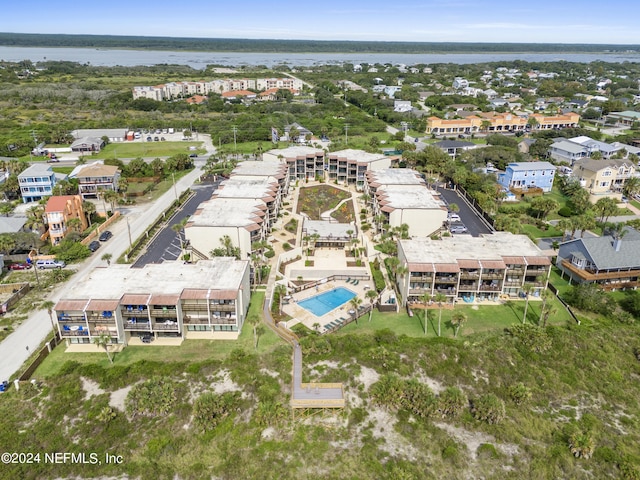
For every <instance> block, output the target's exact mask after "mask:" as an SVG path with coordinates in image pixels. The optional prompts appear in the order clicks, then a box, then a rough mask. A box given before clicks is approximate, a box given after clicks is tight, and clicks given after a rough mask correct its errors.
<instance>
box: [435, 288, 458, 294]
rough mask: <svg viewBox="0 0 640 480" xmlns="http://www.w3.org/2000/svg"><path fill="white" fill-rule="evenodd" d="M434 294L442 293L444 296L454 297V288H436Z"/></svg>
mask: <svg viewBox="0 0 640 480" xmlns="http://www.w3.org/2000/svg"><path fill="white" fill-rule="evenodd" d="M435 291H436V293H444V294H445V295H456V293H457V292H456V289H455V288H436V290H435Z"/></svg>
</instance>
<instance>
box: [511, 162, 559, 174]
mask: <svg viewBox="0 0 640 480" xmlns="http://www.w3.org/2000/svg"><path fill="white" fill-rule="evenodd" d="M507 168H510V169H511V170H513V171H514V172H524V171H531V170H555V169H556V168H557V167H556V166H555V165H554V164H553V163H549V162H514V163H510V164H509V165H507Z"/></svg>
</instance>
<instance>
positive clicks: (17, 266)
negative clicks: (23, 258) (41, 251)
mask: <svg viewBox="0 0 640 480" xmlns="http://www.w3.org/2000/svg"><path fill="white" fill-rule="evenodd" d="M30 268H31V264H30V263H12V264H11V265H9V270H29V269H30Z"/></svg>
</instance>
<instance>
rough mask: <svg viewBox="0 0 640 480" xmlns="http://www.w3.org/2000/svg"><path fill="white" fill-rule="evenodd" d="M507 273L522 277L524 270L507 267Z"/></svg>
mask: <svg viewBox="0 0 640 480" xmlns="http://www.w3.org/2000/svg"><path fill="white" fill-rule="evenodd" d="M507 272H509V273H511V274H514V275H522V274H523V273H524V268H523V267H521V266H518V267H508V268H507Z"/></svg>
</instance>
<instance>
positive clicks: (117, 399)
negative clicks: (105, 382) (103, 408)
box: [109, 385, 133, 412]
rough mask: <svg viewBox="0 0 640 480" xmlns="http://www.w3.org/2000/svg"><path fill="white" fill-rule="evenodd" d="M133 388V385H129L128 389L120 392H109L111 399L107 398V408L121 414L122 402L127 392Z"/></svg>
mask: <svg viewBox="0 0 640 480" xmlns="http://www.w3.org/2000/svg"><path fill="white" fill-rule="evenodd" d="M132 388H133V385H129V386H128V387H124V388H121V389H120V390H116V391H115V392H111V397H110V398H109V406H111V407H113V408H117V409H118V410H120V411H121V412H124V401H125V400H126V398H127V395H129V390H131V389H132Z"/></svg>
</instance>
